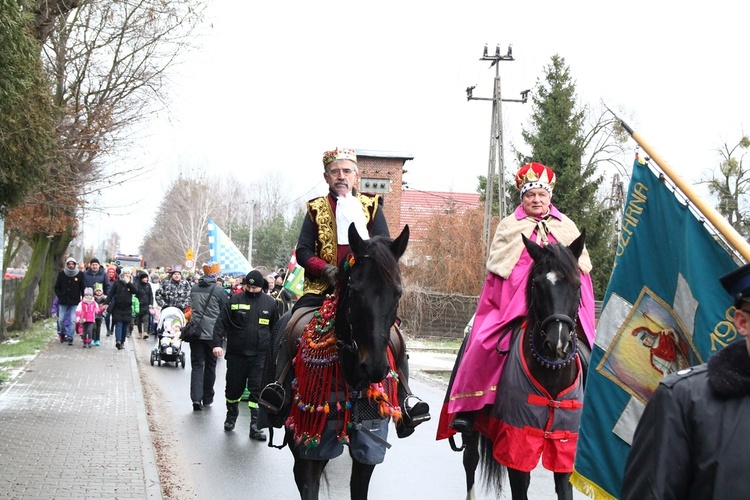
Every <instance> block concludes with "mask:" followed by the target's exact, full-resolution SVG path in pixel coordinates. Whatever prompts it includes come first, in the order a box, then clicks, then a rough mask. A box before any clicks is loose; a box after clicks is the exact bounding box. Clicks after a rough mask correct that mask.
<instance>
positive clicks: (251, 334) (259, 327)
mask: <svg viewBox="0 0 750 500" xmlns="http://www.w3.org/2000/svg"><path fill="white" fill-rule="evenodd" d="M284 279H285V272H284V271H283V270H279V271H278V272H272V273H268V274H265V275H264V274H263V273H262V272H261V271H260V270H258V269H255V270H252V271H251V272H250V273H248V274H247V275H246V276H240V277H236V278H235V277H233V276H230V275H222V274H221V269H220V266H219V264H218V263H211V264H205V265H203V266H202V269H200V270H197V271H196V272H195V273H191V274H190V275H188V274H187V273H185V272H183V270H182V269H180V268H175V269H166V270H164V271H160V270H159V269H157V268H152V269H132V268H130V267H121V266H118V265H115V264H110V265H108V266H106V267H104V266H102V265H101V262H100V261H99V260H98V259H97V258H92V259H90V260H89V261H88V262H87V263H86V262H78V261H77V260H76V259H75V258H73V257H69V258H67V260H66V262H65V267H64V269H62V270H61V271H60V272H59V273H58V276H57V279H56V281H55V299H54V302H53V307H52V314H53V315H56V316H57V324H58V336H59V339H60V342H61V343H66V342H67V344H68V345H71V346H72V345H73V344H74V341H75V339H76V334H79V336H80V338H81V345H82V346H83V347H84V348H90V347H98V346H101V345H102V344H101V335H102V332H104V334H105V335H106V336H108V337H109V336H112V335H114V336H115V348H116V349H118V350H122V349H124V347H125V344H126V342H127V340H128V339H129V338H133V331H135V332H136V336H135V338H137V339H143V340H145V339H149V338H151V337H152V336H155V337H157V338H159V337H161V334H162V333H164V332H163V328H164V327H163V326H162V327H160V325H159V323H160V313H161V311H162V310H164V309H166V308H176V309H178V310H179V311H181V312H182V314H183V315H184V317H185V319H186V320H188V321H189V320H192V321H194V322H196V323H197V327H196V330H197V337H196V338H195V339H194V340H191V341H190V365H191V376H190V399H191V402H192V405H193V410H194V411H200V410H202V409H203V407H204V406H210V405H211V404H212V403H213V401H214V384H215V381H216V362H217V359H218V358H219V357H221V356H225V357H226V359H227V390H226V398H227V422H226V423H225V425H224V428H225V430H227V431H231V430H233V429H234V425H235V422H236V420H237V416H238V415H239V404H240V401H241V400H243V399H247V400H248V406H249V407H250V412H251V420H252V424H251V432H250V437H251V438H253V439H256V440H260V441H265V440H266V436H265V434H264V433H263V432H262V431H261V430H259V429H258V427H257V421H258V395H259V394H260V390H261V387H260V384H261V382H260V380H261V373H262V371H263V362H264V360H265V356H266V351H267V349H268V344H269V340H270V332H271V328H273V326H274V324H275V323H276V321H277V320H278V318H279V317H280V316H281V315H282V314H283V313H284V312H286V311H288V310H289V309H291V306H292V304H293V303H294V302H295V301H296V297H295V296H294V295H293V294H292V293H291V292H289V291H288V290H286V289H285V288H284V287H283V283H284ZM169 328H170V331H169V332H167V333H169V334H170V336H174V335H175V334H176V335H177V336H178V337H179V335H180V333H181V332H180V330H181V329H178V330H177V331H176V332H175V331H172V330H171V328H172V326H171V325H170V326H169ZM157 342H158V340H157Z"/></svg>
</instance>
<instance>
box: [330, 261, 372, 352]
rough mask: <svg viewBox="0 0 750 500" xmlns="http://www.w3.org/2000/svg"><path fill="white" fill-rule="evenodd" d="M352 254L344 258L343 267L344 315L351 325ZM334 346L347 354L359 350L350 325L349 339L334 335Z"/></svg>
mask: <svg viewBox="0 0 750 500" xmlns="http://www.w3.org/2000/svg"><path fill="white" fill-rule="evenodd" d="M368 257H370V255H369V254H364V255H359V256H357V258H358V259H366V258H368ZM354 262H355V260H354V255H353V254H350V255H349V256H347V258H346V263H345V264H344V268H345V269H346V271H347V273H348V274H347V277H346V299H345V300H346V316H347V318H349V323H350V325H351V317H352V311H351V303H352V300H351V295H352V286H351V285H352V272H351V268H352V267H353V266H354ZM336 347H338V348H339V351H346V352H347V353H349V354H354V353H356V352H357V351H359V346H358V345H357V341H356V340H354V335H352V329H351V326H350V327H349V341H348V342H347V341H345V340H344V339H342V338H341V336H340V335H336Z"/></svg>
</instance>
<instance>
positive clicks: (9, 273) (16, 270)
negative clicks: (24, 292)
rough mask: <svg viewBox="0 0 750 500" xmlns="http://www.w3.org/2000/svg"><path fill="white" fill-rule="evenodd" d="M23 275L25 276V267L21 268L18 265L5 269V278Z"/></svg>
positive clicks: (21, 276)
mask: <svg viewBox="0 0 750 500" xmlns="http://www.w3.org/2000/svg"><path fill="white" fill-rule="evenodd" d="M24 276H26V269H21V268H20V267H9V268H8V269H6V270H5V279H6V280H12V279H16V278H23V277H24Z"/></svg>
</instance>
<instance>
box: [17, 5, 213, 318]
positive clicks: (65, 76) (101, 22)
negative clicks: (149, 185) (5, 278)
mask: <svg viewBox="0 0 750 500" xmlns="http://www.w3.org/2000/svg"><path fill="white" fill-rule="evenodd" d="M37 7H38V8H37V9H36V14H37V19H36V24H35V26H36V29H37V37H38V39H39V41H40V42H42V43H44V47H43V52H42V59H43V63H44V65H45V67H46V68H47V72H48V74H49V75H50V77H51V80H52V81H53V82H54V98H55V102H56V104H57V106H58V109H59V120H58V125H57V141H58V150H57V151H56V153H57V157H58V158H57V161H55V162H53V163H52V165H51V167H50V174H49V176H48V182H46V183H44V184H43V185H42V186H40V188H39V189H38V190H37V192H36V193H35V197H34V199H33V200H31V201H32V202H33V203H36V204H41V205H43V206H46V207H47V209H48V210H47V211H48V212H50V213H53V212H54V213H53V214H52V215H53V216H52V218H51V220H54V221H56V222H59V221H60V220H66V221H68V222H67V223H66V224H64V227H63V228H62V230H60V229H59V228H58V227H57V226H58V225H59V224H57V223H56V224H55V225H54V226H51V227H48V228H41V229H38V230H35V231H28V230H22V231H20V234H22V235H24V238H25V240H26V241H27V242H28V243H29V244H30V246H31V247H32V249H33V251H32V258H31V265H30V272H29V273H27V275H26V278H24V282H23V283H22V285H21V287H22V288H23V289H27V290H28V293H22V294H19V295H18V299H17V301H16V314H15V317H16V324H15V325H14V326H16V327H21V328H24V327H26V326H28V324H29V323H30V318H31V307H32V306H31V301H32V298H33V296H34V294H33V291H34V290H35V289H36V287H37V285H39V294H38V297H37V300H36V303H35V305H34V309H35V310H36V311H37V312H39V313H40V314H43V315H44V314H47V312H48V311H49V306H50V303H51V300H52V295H53V293H52V286H51V283H50V280H49V279H46V280H45V279H44V278H43V277H49V276H51V275H56V272H57V270H58V269H59V268H60V265H61V262H62V255H63V254H64V253H65V251H66V249H67V247H68V244H69V243H70V241H71V240H72V238H73V237H75V234H76V230H77V227H76V220H77V219H76V209H77V207H78V206H80V205H81V204H82V203H83V202H84V200H85V198H86V196H87V195H88V194H89V193H90V192H92V191H95V190H98V189H101V188H103V187H105V186H109V185H111V184H112V183H114V184H117V183H121V182H124V181H125V180H127V179H129V178H132V175H133V171H134V170H137V168H130V169H128V170H127V171H121V172H119V173H118V172H115V173H112V172H105V165H106V164H105V162H104V161H103V159H104V158H106V157H107V156H108V155H109V156H112V155H114V154H115V153H117V152H121V151H123V150H124V149H125V147H126V146H127V145H128V144H127V140H126V138H127V133H128V131H129V130H132V127H133V126H134V125H135V124H136V123H138V122H139V121H140V120H142V119H144V117H146V116H148V115H149V113H150V112H151V111H153V110H155V109H157V106H159V105H162V104H163V101H162V85H163V83H164V80H165V75H166V70H167V68H169V67H170V66H171V65H172V63H173V62H174V61H175V59H176V58H177V57H178V55H179V54H180V53H182V52H183V51H184V49H186V48H187V47H188V42H189V37H190V35H191V33H192V32H193V30H194V28H195V26H196V25H197V23H198V22H199V20H200V17H201V12H202V3H201V2H200V1H199V0H173V1H170V2H164V1H162V0H79V1H75V0H67V1H66V0H38V6H37ZM60 196H66V197H68V198H69V199H70V200H69V201H66V202H63V203H61V202H60V201H58V200H57V198H59V197H60ZM34 266H36V267H37V268H38V269H32V268H33V267H34ZM32 271H33V272H32Z"/></svg>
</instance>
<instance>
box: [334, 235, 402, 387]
mask: <svg viewBox="0 0 750 500" xmlns="http://www.w3.org/2000/svg"><path fill="white" fill-rule="evenodd" d="M408 242H409V226H405V227H404V230H403V231H402V232H401V234H400V235H399V236H398V238H396V239H395V240H391V239H390V238H385V237H381V236H376V237H374V238H372V239H370V240H363V239H362V238H361V237H360V236H359V233H357V230H356V229H355V228H354V224H352V225H350V226H349V247H350V248H351V252H352V257H351V258H350V259H349V260H347V261H345V262H344V264H343V265H342V267H341V269H339V280H340V281H339V290H340V296H339V306H338V312H337V314H336V336H337V337H338V340H339V345H340V346H341V347H340V351H341V358H342V362H343V367H344V374H345V376H346V378H347V382H348V383H349V384H350V385H351V386H353V387H355V388H361V387H363V386H364V385H367V384H369V383H372V382H380V381H381V380H383V379H384V378H385V376H386V375H387V373H388V369H389V364H388V355H387V352H386V349H387V347H388V339H389V336H390V330H391V327H392V326H393V324H394V322H395V321H396V312H397V310H398V301H399V299H400V298H401V292H402V287H401V272H400V270H399V267H398V259H399V258H400V257H401V255H403V253H404V251H405V250H406V245H407V243H408Z"/></svg>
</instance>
